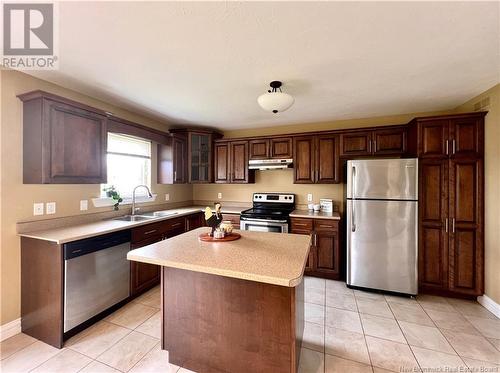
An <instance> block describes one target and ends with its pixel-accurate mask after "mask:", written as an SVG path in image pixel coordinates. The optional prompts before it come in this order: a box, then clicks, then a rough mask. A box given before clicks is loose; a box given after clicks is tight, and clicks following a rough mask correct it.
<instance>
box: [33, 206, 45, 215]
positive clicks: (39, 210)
mask: <svg viewBox="0 0 500 373" xmlns="http://www.w3.org/2000/svg"><path fill="white" fill-rule="evenodd" d="M33 215H43V203H34V204H33Z"/></svg>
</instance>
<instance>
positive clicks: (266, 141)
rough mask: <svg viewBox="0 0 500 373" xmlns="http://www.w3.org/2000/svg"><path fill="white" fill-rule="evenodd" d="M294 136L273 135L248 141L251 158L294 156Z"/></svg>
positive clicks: (286, 157)
mask: <svg viewBox="0 0 500 373" xmlns="http://www.w3.org/2000/svg"><path fill="white" fill-rule="evenodd" d="M292 144H293V142H292V138H291V137H276V138H274V137H272V138H262V139H254V140H250V141H249V142H248V146H249V157H250V159H266V158H275V159H288V158H292V156H293V151H292Z"/></svg>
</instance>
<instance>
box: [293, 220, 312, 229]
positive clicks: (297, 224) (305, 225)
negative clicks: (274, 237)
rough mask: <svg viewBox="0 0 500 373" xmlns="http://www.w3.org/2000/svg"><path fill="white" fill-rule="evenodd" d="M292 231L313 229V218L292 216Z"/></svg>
mask: <svg viewBox="0 0 500 373" xmlns="http://www.w3.org/2000/svg"><path fill="white" fill-rule="evenodd" d="M291 223H292V224H291V225H292V231H294V230H309V231H312V230H313V220H312V219H300V218H293V219H292V220H291Z"/></svg>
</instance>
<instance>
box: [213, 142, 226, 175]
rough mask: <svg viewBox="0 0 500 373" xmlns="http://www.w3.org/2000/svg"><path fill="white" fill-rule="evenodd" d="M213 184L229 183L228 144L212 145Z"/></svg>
mask: <svg viewBox="0 0 500 373" xmlns="http://www.w3.org/2000/svg"><path fill="white" fill-rule="evenodd" d="M214 154H215V157H214V163H215V182H216V183H229V143H228V142H222V143H215V145H214Z"/></svg>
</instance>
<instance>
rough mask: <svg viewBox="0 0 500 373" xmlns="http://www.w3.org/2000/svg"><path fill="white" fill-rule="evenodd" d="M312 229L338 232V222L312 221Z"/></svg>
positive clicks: (327, 220)
mask: <svg viewBox="0 0 500 373" xmlns="http://www.w3.org/2000/svg"><path fill="white" fill-rule="evenodd" d="M314 229H316V230H330V231H338V229H339V222H338V220H329V219H314Z"/></svg>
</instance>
